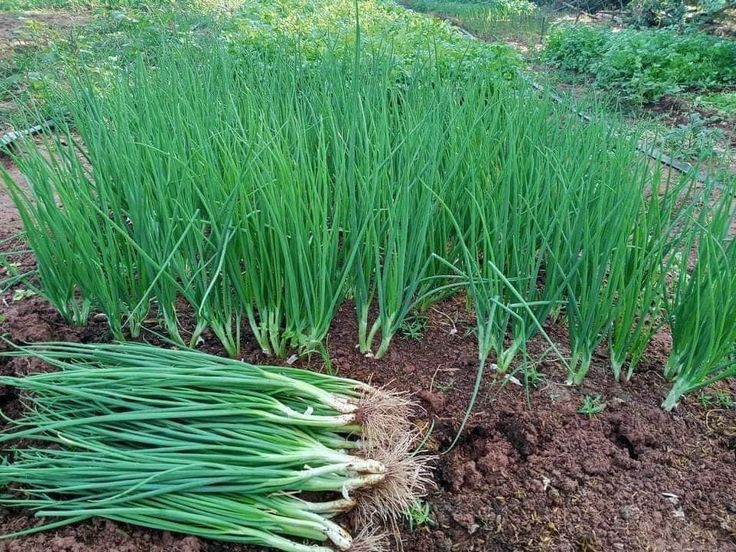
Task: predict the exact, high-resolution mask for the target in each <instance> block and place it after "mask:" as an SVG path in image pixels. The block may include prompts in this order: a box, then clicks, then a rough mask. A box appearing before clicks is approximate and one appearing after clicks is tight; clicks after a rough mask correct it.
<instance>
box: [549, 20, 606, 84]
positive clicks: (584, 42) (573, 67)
mask: <svg viewBox="0 0 736 552" xmlns="http://www.w3.org/2000/svg"><path fill="white" fill-rule="evenodd" d="M608 40H609V37H608V34H607V33H606V32H604V31H602V30H601V29H598V28H596V27H591V26H589V25H579V26H574V27H564V26H560V27H556V28H555V29H553V30H552V32H550V34H549V35H548V36H547V39H546V40H545V57H546V59H547V60H549V61H551V62H553V63H554V64H555V65H557V66H558V67H560V68H562V69H566V70H568V71H578V72H580V73H589V72H593V70H594V68H595V66H596V65H597V63H599V61H600V58H601V55H602V52H603V51H605V49H606V47H607V43H608Z"/></svg>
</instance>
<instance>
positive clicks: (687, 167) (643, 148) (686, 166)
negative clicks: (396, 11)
mask: <svg viewBox="0 0 736 552" xmlns="http://www.w3.org/2000/svg"><path fill="white" fill-rule="evenodd" d="M408 9H411V8H408ZM445 21H446V22H447V24H448V25H450V26H451V27H453V28H454V29H455V30H457V31H459V32H460V34H462V35H463V36H464V37H465V38H467V39H468V40H480V39H479V38H478V37H477V36H475V35H474V34H472V33H471V32H469V31H467V30H466V29H464V28H462V27H460V26H458V25H456V24H454V23H452V22H451V21H447V20H445ZM522 78H523V79H524V80H525V81H526V82H527V83H528V84H529V85H531V87H532V88H534V89H535V90H538V91H539V92H544V93H545V94H548V95H549V97H550V98H552V100H553V101H554V102H556V103H558V104H560V105H561V106H562V107H564V108H565V109H567V110H569V111H572V112H573V113H575V114H576V115H577V116H578V117H580V118H581V119H583V120H584V121H587V122H592V121H593V117H592V116H591V115H590V114H589V113H585V112H583V111H579V110H578V109H576V108H575V107H573V106H571V105H570V104H569V103H568V102H567V101H566V100H565V99H564V98H562V97H561V96H559V95H557V94H555V93H553V92H549V91H548V90H547V89H546V88H545V87H544V86H542V85H541V84H539V83H538V82H537V81H535V80H534V79H532V78H531V77H522ZM636 149H637V150H638V151H640V152H641V153H643V154H644V155H646V156H648V157H651V158H652V159H654V160H656V161H659V162H661V163H663V164H664V165H667V166H668V167H672V168H673V169H675V170H677V171H679V172H681V173H683V174H686V175H690V176H694V177H695V179H696V180H697V181H698V182H701V183H703V184H706V185H709V186H713V187H715V188H718V189H719V190H728V189H730V188H731V187H730V186H726V185H725V184H723V183H721V182H719V181H717V180H714V179H713V178H711V177H710V176H708V175H707V174H706V173H704V172H703V171H700V170H697V169H696V168H695V167H694V166H693V165H692V164H691V163H688V162H687V161H682V160H681V159H677V158H675V157H672V156H671V155H667V154H666V153H665V152H663V151H662V150H660V149H659V148H656V147H654V146H653V145H652V144H649V143H647V142H644V141H639V142H637V144H636ZM734 193H736V192H734Z"/></svg>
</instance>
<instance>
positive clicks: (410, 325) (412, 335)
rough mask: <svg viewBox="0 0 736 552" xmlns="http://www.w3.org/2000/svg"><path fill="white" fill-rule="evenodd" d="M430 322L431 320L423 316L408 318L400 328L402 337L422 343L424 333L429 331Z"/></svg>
mask: <svg viewBox="0 0 736 552" xmlns="http://www.w3.org/2000/svg"><path fill="white" fill-rule="evenodd" d="M428 321H429V319H428V318H427V317H426V316H422V315H412V316H407V317H406V319H405V320H404V322H403V323H402V324H401V327H400V330H401V335H403V336H404V337H405V338H406V339H413V340H414V341H421V340H422V338H423V337H424V332H425V331H426V330H427V322H428Z"/></svg>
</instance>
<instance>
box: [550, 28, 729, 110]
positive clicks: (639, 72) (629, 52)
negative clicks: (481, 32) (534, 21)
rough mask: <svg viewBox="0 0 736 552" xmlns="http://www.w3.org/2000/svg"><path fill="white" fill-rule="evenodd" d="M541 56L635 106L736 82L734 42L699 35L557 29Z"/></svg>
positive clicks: (632, 30) (665, 30)
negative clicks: (668, 95) (673, 95)
mask: <svg viewBox="0 0 736 552" xmlns="http://www.w3.org/2000/svg"><path fill="white" fill-rule="evenodd" d="M544 56H545V58H546V59H547V60H548V61H549V62H551V63H553V64H555V65H557V66H559V67H562V68H563V69H568V70H574V71H578V72H582V73H587V74H589V75H591V76H592V77H593V78H594V80H595V83H596V85H598V86H600V87H602V88H606V89H609V90H611V91H614V92H616V93H618V94H620V95H621V96H622V97H623V98H624V99H627V100H628V101H630V102H635V103H641V102H647V101H653V100H656V99H658V98H660V97H661V96H663V95H664V94H671V93H675V92H679V91H681V90H683V89H689V88H695V89H704V88H707V87H712V86H729V85H733V84H735V83H736V64H734V60H736V41H734V40H730V39H726V38H717V37H713V36H710V35H707V34H705V33H699V32H686V33H682V34H679V33H677V32H674V31H672V30H669V29H663V30H657V31H639V30H635V29H626V30H623V31H621V32H615V33H614V32H611V31H610V30H607V29H596V28H593V27H589V26H584V25H578V26H561V27H558V28H556V29H555V30H554V31H553V32H551V33H550V35H549V38H548V39H547V43H546V47H545V53H544Z"/></svg>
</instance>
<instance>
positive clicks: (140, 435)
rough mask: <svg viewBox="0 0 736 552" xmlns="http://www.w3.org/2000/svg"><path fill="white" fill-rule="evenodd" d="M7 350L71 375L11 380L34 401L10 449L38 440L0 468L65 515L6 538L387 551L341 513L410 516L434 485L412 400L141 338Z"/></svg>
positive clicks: (34, 499)
mask: <svg viewBox="0 0 736 552" xmlns="http://www.w3.org/2000/svg"><path fill="white" fill-rule="evenodd" d="M5 354H6V355H13V356H31V355H32V356H35V357H38V358H40V359H42V360H44V361H46V362H47V363H49V364H51V365H52V366H54V367H56V368H58V370H56V371H53V372H48V373H39V374H33V375H30V376H27V377H24V378H14V377H0V384H5V385H9V386H13V387H16V388H18V389H20V390H22V391H26V392H28V396H29V400H28V401H27V402H28V405H27V406H28V412H27V413H26V414H25V416H24V417H23V418H21V419H19V420H8V421H9V427H8V429H6V431H5V432H4V433H2V434H0V443H7V442H9V441H17V440H19V439H22V440H24V443H28V442H32V443H35V445H33V446H31V445H27V446H25V447H24V448H17V449H13V450H12V461H9V460H5V461H4V462H3V463H2V465H0V485H3V486H4V487H7V488H8V489H9V491H8V493H6V494H5V495H3V496H2V497H1V498H0V503H1V504H4V505H9V506H19V507H26V508H30V509H31V510H33V511H34V512H35V513H36V515H38V516H41V517H56V518H60V519H59V520H57V521H52V522H50V523H47V524H46V525H42V526H40V527H34V528H32V529H26V530H25V531H20V532H18V533H15V534H13V535H5V537H10V536H19V535H22V534H28V533H30V532H35V531H38V530H42V529H45V528H51V527H57V526H59V525H64V524H67V523H73V522H76V521H80V520H83V519H87V518H90V517H93V516H102V517H106V518H109V519H113V520H117V521H123V522H128V523H133V524H137V525H142V526H146V527H152V528H159V529H165V530H170V531H178V532H182V533H189V534H193V535H198V536H201V537H206V538H213V539H219V540H225V541H232V542H240V543H249V544H256V545H261V546H270V547H273V548H277V549H280V550H287V551H294V552H301V551H304V552H306V551H310V552H327V551H332V550H352V551H355V550H361V551H369V550H378V549H380V540H379V539H377V538H376V537H375V533H374V532H371V531H370V530H367V531H364V532H363V533H362V534H361V536H360V537H356V539H353V538H352V537H351V536H350V534H349V533H348V532H347V531H346V530H345V529H344V528H343V527H341V526H340V525H338V524H337V523H336V522H334V521H332V519H331V518H333V517H334V516H336V515H338V514H341V513H345V512H348V511H350V510H354V511H355V512H356V513H357V516H356V519H359V520H360V521H361V522H362V523H364V524H365V526H366V527H369V526H370V524H371V522H372V520H373V519H375V518H379V519H380V518H382V519H384V520H386V519H389V520H390V519H395V518H396V516H398V515H399V514H401V512H403V511H404V510H405V509H406V508H408V506H409V505H410V504H411V503H412V502H413V501H414V500H415V499H416V497H417V494H418V493H420V492H421V491H422V488H423V485H424V483H425V482H426V468H425V462H424V460H423V459H421V458H417V457H415V456H414V454H413V453H412V444H413V432H412V428H411V425H410V422H409V410H410V407H411V403H410V402H409V401H408V400H407V399H406V398H405V397H403V396H401V395H397V394H394V393H389V392H386V391H383V390H380V389H376V388H374V387H371V386H369V385H367V384H363V383H360V382H357V381H354V380H349V379H344V378H337V377H334V376H328V375H324V374H317V373H313V372H308V371H304V370H300V369H295V368H281V367H265V368H264V367H257V366H253V365H249V364H245V363H242V362H238V361H235V360H229V359H223V358H219V357H215V356H211V355H207V354H204V353H200V352H195V351H178V350H167V349H161V348H156V347H152V346H147V345H141V344H135V343H128V344H119V345H81V344H71V343H48V344H40V345H33V346H29V347H25V348H21V349H18V350H16V351H12V352H8V353H5ZM38 443H48V444H49V445H50V446H40V445H39V444H38ZM303 492H309V493H310V494H309V498H308V499H306V498H305V497H303V496H301V494H300V493H303ZM310 541H317V542H319V543H322V544H320V545H317V546H315V545H313V544H309V542H310Z"/></svg>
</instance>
